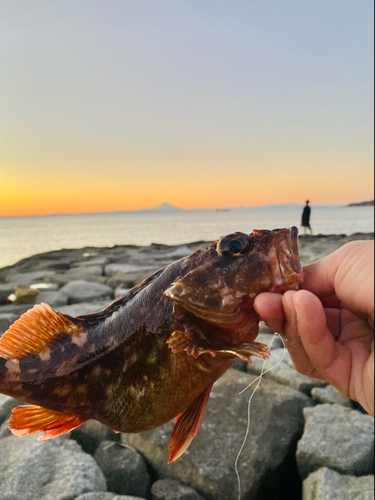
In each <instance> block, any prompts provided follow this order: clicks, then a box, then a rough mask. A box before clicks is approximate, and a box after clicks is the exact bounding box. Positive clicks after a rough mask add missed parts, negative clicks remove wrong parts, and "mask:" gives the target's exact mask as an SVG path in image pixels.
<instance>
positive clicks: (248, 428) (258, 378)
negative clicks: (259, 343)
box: [234, 333, 286, 500]
mask: <svg viewBox="0 0 375 500" xmlns="http://www.w3.org/2000/svg"><path fill="white" fill-rule="evenodd" d="M276 336H278V337H280V338H281V341H282V343H283V347H284V352H283V356H282V358H281V359H280V360H279V361H278V362H277V363H276V364H275V365H274V366H271V368H268V370H266V371H264V368H265V366H266V362H267V360H266V359H265V360H264V362H263V365H262V369H261V372H260V375H259V376H258V377H257V378H256V379H255V380H253V381H252V382H251V383H250V384H249V385H248V386H247V387H245V389H243V390H242V391H241V392H240V393H239V394H240V395H241V394H243V393H244V392H245V391H247V389H249V388H250V387H251V386H252V385H253V384H255V382H257V385H256V386H255V389H254V390H253V392H252V393H251V396H250V398H249V402H248V404H247V428H246V434H245V437H244V440H243V442H242V445H241V448H240V451H239V452H238V455H237V458H236V461H235V462H234V470H235V472H236V476H237V484H238V500H241V477H240V472H239V470H238V462H239V459H240V457H241V454H242V452H243V450H244V448H245V445H246V441H247V438H248V437H249V433H250V425H251V411H250V409H251V401H252V399H253V397H254V395H255V393H256V391H257V390H258V388H259V386H260V383H261V381H262V377H263V375H265V374H266V373H268V372H269V371H271V370H273V369H274V368H276V366H278V365H279V364H280V363H282V361H283V359H284V357H285V354H286V348H285V342H284V339H283V338H282V336H281V335H280V334H279V333H274V335H273V338H272V341H271V343H270V345H269V346H268V350H269V351H270V350H271V347H272V344H273V342H274V340H275V338H276Z"/></svg>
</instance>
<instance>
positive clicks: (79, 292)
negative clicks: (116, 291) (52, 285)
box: [60, 280, 113, 304]
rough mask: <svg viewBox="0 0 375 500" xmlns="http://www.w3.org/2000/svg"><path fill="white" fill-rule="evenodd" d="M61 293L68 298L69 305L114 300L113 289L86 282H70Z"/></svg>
mask: <svg viewBox="0 0 375 500" xmlns="http://www.w3.org/2000/svg"><path fill="white" fill-rule="evenodd" d="M60 292H61V293H63V294H65V295H66V296H67V297H68V304H77V303H79V302H90V301H94V300H103V299H109V300H110V299H112V298H113V290H112V288H111V287H109V286H107V285H103V284H100V283H94V282H90V281H85V280H74V281H70V282H69V283H67V284H66V285H64V286H63V287H62V288H61V289H60Z"/></svg>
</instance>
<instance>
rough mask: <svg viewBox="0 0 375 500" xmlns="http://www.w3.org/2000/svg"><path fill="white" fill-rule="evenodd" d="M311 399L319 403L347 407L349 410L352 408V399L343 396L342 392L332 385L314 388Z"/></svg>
mask: <svg viewBox="0 0 375 500" xmlns="http://www.w3.org/2000/svg"><path fill="white" fill-rule="evenodd" d="M311 397H312V398H313V400H314V401H316V402H317V403H328V404H337V405H341V406H347V407H348V408H351V406H352V403H351V401H350V399H349V398H347V397H346V396H344V395H343V394H341V392H340V391H338V390H337V389H336V388H335V387H333V386H332V385H327V387H314V389H313V390H312V391H311Z"/></svg>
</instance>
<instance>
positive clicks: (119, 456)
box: [95, 441, 151, 498]
mask: <svg viewBox="0 0 375 500" xmlns="http://www.w3.org/2000/svg"><path fill="white" fill-rule="evenodd" d="M95 460H96V461H97V463H98V465H99V467H100V468H101V470H102V471H103V474H104V476H105V478H106V480H107V486H108V490H110V491H112V492H114V493H120V494H123V495H125V494H126V495H133V496H137V497H147V498H148V496H149V494H150V489H151V479H150V476H149V474H148V472H147V468H146V464H145V461H144V460H143V458H142V457H141V455H140V454H139V453H138V452H137V451H136V450H135V449H134V448H132V447H130V446H128V445H125V444H123V443H115V442H113V441H102V442H101V443H100V444H99V446H98V449H97V451H96V453H95Z"/></svg>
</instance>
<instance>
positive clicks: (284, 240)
mask: <svg viewBox="0 0 375 500" xmlns="http://www.w3.org/2000/svg"><path fill="white" fill-rule="evenodd" d="M275 247H276V252H277V260H278V267H279V272H280V276H281V278H282V281H283V283H284V284H285V285H288V286H289V288H290V285H294V284H296V286H297V287H298V282H299V281H301V280H302V278H303V269H302V266H301V263H300V260H299V249H298V228H297V227H295V226H293V227H291V228H289V229H284V230H280V231H279V233H278V234H277V236H276V240H275Z"/></svg>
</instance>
